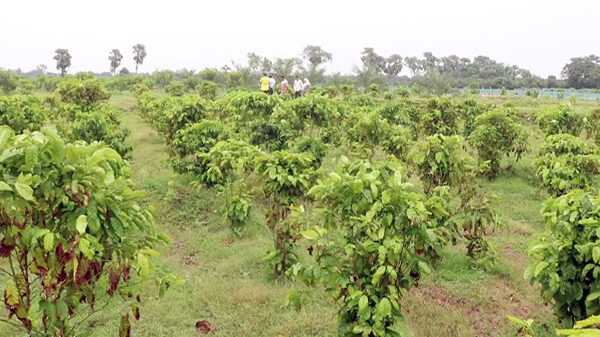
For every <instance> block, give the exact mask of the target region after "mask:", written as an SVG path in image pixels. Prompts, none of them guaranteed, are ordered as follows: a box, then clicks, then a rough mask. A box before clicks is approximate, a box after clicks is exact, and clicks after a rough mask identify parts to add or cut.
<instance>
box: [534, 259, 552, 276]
mask: <svg viewBox="0 0 600 337" xmlns="http://www.w3.org/2000/svg"><path fill="white" fill-rule="evenodd" d="M548 266H549V264H548V262H546V261H542V262H540V263H538V264H537V265H536V266H535V271H534V273H533V277H537V276H538V275H539V274H540V273H541V272H542V270H544V269H545V268H546V267H548Z"/></svg>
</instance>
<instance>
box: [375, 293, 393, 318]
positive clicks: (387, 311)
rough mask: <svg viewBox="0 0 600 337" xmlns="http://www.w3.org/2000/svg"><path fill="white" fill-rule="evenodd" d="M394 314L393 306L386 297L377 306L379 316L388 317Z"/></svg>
mask: <svg viewBox="0 0 600 337" xmlns="http://www.w3.org/2000/svg"><path fill="white" fill-rule="evenodd" d="M391 314H392V304H391V303H390V300H388V299H387V297H384V298H383V299H382V300H381V301H380V302H379V304H378V305H377V315H378V316H379V317H388V316H389V315H391Z"/></svg>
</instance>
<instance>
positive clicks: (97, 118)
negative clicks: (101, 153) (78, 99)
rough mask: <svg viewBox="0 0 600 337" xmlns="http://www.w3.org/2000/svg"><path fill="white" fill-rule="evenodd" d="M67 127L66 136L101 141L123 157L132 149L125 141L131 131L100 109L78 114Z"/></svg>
mask: <svg viewBox="0 0 600 337" xmlns="http://www.w3.org/2000/svg"><path fill="white" fill-rule="evenodd" d="M69 127H70V129H71V132H70V133H69V134H68V138H69V139H70V140H72V141H76V140H83V141H86V142H88V143H92V142H96V141H97V142H102V143H104V144H106V145H107V146H108V147H110V148H112V149H114V150H115V151H117V152H118V153H119V154H120V155H121V156H123V157H127V155H128V153H129V152H131V150H132V148H131V146H128V145H126V143H125V142H126V139H127V137H129V134H130V133H131V131H130V130H129V129H127V128H125V127H123V126H121V123H120V121H119V119H117V118H115V117H114V116H113V115H111V114H107V113H106V112H104V111H102V110H92V111H90V112H82V113H80V114H78V115H77V118H76V119H75V120H74V121H73V123H72V124H71V125H70V126H69Z"/></svg>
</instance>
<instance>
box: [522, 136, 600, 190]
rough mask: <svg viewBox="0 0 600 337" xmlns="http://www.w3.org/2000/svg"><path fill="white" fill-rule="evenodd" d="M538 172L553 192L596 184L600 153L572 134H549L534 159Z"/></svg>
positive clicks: (599, 167)
mask: <svg viewBox="0 0 600 337" xmlns="http://www.w3.org/2000/svg"><path fill="white" fill-rule="evenodd" d="M534 165H535V167H536V175H537V177H538V178H539V179H540V181H541V184H542V186H543V187H545V188H546V189H547V190H548V192H549V193H550V194H553V195H562V194H565V193H567V192H569V191H571V190H574V189H584V188H587V187H589V186H591V185H593V182H594V180H595V179H596V176H597V175H598V174H600V155H599V154H598V150H597V149H596V148H595V147H590V146H588V145H586V144H585V143H584V142H583V141H582V140H581V139H579V138H578V137H575V136H573V135H570V134H561V135H553V136H548V137H546V142H545V143H544V144H543V145H542V147H541V149H540V154H539V156H538V157H537V158H536V159H535V161H534Z"/></svg>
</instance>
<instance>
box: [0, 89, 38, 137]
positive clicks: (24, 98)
mask: <svg viewBox="0 0 600 337" xmlns="http://www.w3.org/2000/svg"><path fill="white" fill-rule="evenodd" d="M45 120H46V113H45V112H44V110H43V109H42V104H41V101H40V99H39V98H37V97H35V96H31V95H12V96H2V97H0V124H1V125H7V126H9V127H10V128H12V129H13V130H15V132H17V133H22V132H23V131H25V130H30V131H35V130H39V129H40V128H41V127H42V125H43V124H44V122H45Z"/></svg>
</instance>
